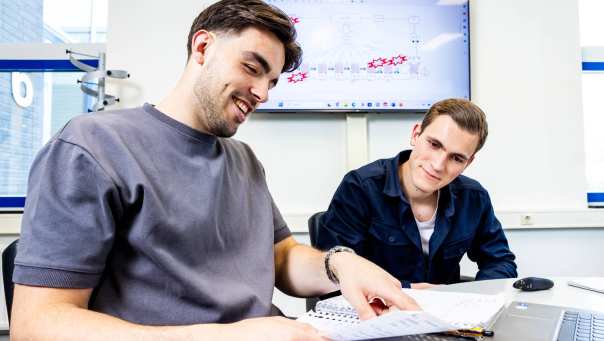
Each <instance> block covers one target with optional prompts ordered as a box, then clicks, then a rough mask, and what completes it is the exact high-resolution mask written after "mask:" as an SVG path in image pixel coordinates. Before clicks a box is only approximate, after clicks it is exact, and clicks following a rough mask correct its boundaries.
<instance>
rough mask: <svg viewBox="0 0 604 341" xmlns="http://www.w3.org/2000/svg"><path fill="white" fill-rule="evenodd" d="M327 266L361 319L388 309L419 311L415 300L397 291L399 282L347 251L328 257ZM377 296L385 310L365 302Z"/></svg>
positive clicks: (399, 286)
mask: <svg viewBox="0 0 604 341" xmlns="http://www.w3.org/2000/svg"><path fill="white" fill-rule="evenodd" d="M330 265H331V267H332V269H333V271H334V273H335V274H336V276H337V277H338V280H339V281H340V290H341V291H342V295H344V297H346V299H347V300H348V302H350V304H351V305H352V306H353V307H354V308H355V309H356V310H357V312H358V314H359V317H360V318H361V319H362V320H367V319H370V318H373V317H375V316H376V314H378V315H379V314H381V313H383V312H386V311H388V310H389V309H388V308H390V307H392V308H398V309H401V310H419V309H420V307H419V306H418V305H417V303H416V302H415V300H413V299H412V298H411V297H409V296H407V295H405V294H404V293H403V292H402V290H401V282H400V281H399V280H397V279H396V278H394V277H393V276H392V275H390V274H389V273H387V272H386V271H384V270H383V269H381V268H380V267H378V266H377V265H375V264H373V263H371V262H370V261H368V260H366V259H364V258H362V257H360V256H357V255H354V254H352V253H348V252H338V253H335V254H333V255H332V256H331V258H330ZM375 297H379V298H381V299H383V301H384V303H385V305H386V307H388V308H386V309H383V307H379V306H377V308H376V309H374V307H375V306H376V305H375V304H373V305H370V304H369V301H370V300H372V299H374V298H375Z"/></svg>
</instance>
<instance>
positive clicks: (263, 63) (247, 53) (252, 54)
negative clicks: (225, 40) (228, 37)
mask: <svg viewBox="0 0 604 341" xmlns="http://www.w3.org/2000/svg"><path fill="white" fill-rule="evenodd" d="M243 56H244V57H245V58H246V59H252V60H254V61H255V62H257V63H258V64H260V66H262V69H263V70H264V72H265V73H267V74H268V73H270V72H271V66H270V65H269V64H268V62H267V61H266V58H264V57H262V55H260V54H259V53H257V52H254V51H244V52H243ZM278 81H279V79H278V78H277V79H273V80H272V82H273V86H275V85H277V82H278Z"/></svg>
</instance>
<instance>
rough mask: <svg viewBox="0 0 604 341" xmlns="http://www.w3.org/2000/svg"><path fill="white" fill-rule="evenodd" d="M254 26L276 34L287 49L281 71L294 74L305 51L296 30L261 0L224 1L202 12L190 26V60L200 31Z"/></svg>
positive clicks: (236, 29)
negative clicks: (193, 45) (193, 42)
mask: <svg viewBox="0 0 604 341" xmlns="http://www.w3.org/2000/svg"><path fill="white" fill-rule="evenodd" d="M248 27H255V28H258V29H261V30H265V31H268V32H271V33H273V34H274V35H275V36H277V38H278V39H279V40H280V41H281V42H282V43H283V46H284V47H285V63H284V65H283V69H282V70H281V72H290V71H294V70H295V69H297V68H298V67H299V66H300V63H301V62H302V48H301V47H300V45H298V43H297V42H296V29H295V27H294V25H293V24H292V22H291V20H290V18H289V17H288V16H287V14H285V13H283V11H281V10H280V9H278V8H276V7H274V6H271V5H269V4H267V3H265V2H263V1H261V0H222V1H218V2H216V3H214V4H213V5H211V6H209V7H208V8H206V9H205V10H203V11H202V12H201V13H199V15H198V16H197V18H195V20H194V21H193V24H192V25H191V30H190V31H189V38H188V41H187V59H188V58H189V57H191V43H192V42H191V41H192V39H193V35H194V34H195V32H197V31H199V30H206V31H214V32H224V33H240V32H241V31H243V30H244V29H246V28H248Z"/></svg>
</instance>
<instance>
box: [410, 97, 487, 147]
mask: <svg viewBox="0 0 604 341" xmlns="http://www.w3.org/2000/svg"><path fill="white" fill-rule="evenodd" d="M440 115H447V116H449V117H451V119H453V121H454V122H455V123H457V125H458V126H459V127H460V128H461V129H463V130H465V131H467V132H469V133H471V134H476V135H478V145H477V146H476V150H475V151H474V153H476V152H477V151H479V150H480V148H482V146H484V143H485V142H486V140H487V135H488V134H489V126H488V124H487V118H486V115H485V114H484V112H483V111H482V109H480V108H479V107H478V106H477V105H476V104H474V103H472V102H470V101H468V100H465V99H461V98H449V99H445V100H442V101H439V102H436V103H434V104H433V105H432V106H431V107H430V109H429V110H428V112H427V113H426V115H425V116H424V119H423V121H422V127H421V130H420V134H421V133H423V132H424V129H426V128H427V127H428V126H429V125H430V123H432V121H434V120H435V119H436V117H438V116H440Z"/></svg>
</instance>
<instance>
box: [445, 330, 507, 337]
mask: <svg viewBox="0 0 604 341" xmlns="http://www.w3.org/2000/svg"><path fill="white" fill-rule="evenodd" d="M445 334H448V335H455V336H465V337H472V336H493V335H495V332H493V331H492V330H486V329H484V328H468V329H457V330H452V331H448V332H446V333H445Z"/></svg>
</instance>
